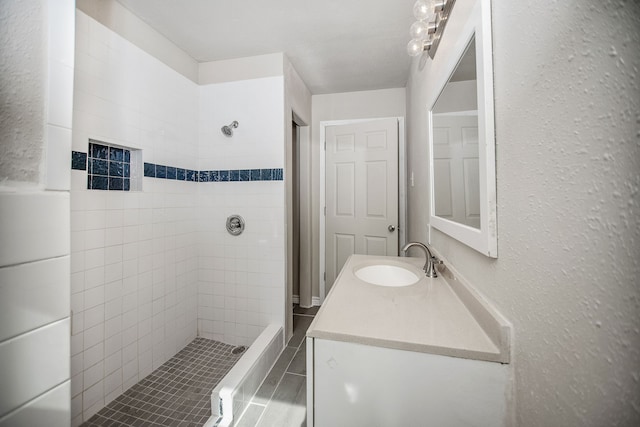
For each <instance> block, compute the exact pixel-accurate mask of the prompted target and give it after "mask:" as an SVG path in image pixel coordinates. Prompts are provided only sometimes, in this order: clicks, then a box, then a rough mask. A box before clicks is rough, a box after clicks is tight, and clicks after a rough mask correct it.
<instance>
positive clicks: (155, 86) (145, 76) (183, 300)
mask: <svg viewBox="0 0 640 427" xmlns="http://www.w3.org/2000/svg"><path fill="white" fill-rule="evenodd" d="M77 32H78V37H77V48H76V51H77V52H76V70H77V72H76V82H75V83H76V92H75V99H74V108H75V109H74V117H73V119H74V131H73V149H74V150H76V151H83V152H86V151H87V145H88V139H89V138H95V139H98V140H103V141H105V142H110V143H115V144H118V145H123V146H128V147H133V148H139V149H142V150H143V156H144V161H146V162H153V163H164V164H168V165H170V166H177V167H184V168H190V169H194V168H195V167H196V158H197V96H196V95H197V92H196V90H197V87H196V85H195V84H194V83H192V82H190V81H188V80H187V79H185V78H184V77H182V76H180V75H179V74H177V73H175V72H174V71H172V70H169V69H168V68H167V67H166V66H165V65H163V64H162V63H160V62H159V61H157V60H155V59H154V58H152V57H150V56H149V55H147V54H146V53H144V52H142V51H141V50H139V49H138V48H136V47H135V46H133V45H131V44H130V43H128V42H126V41H124V40H123V39H121V38H120V37H119V36H117V35H115V34H114V33H112V32H111V31H109V30H107V29H106V28H104V27H103V26H102V25H100V24H98V23H97V22H96V21H94V20H92V19H91V18H89V17H87V16H86V15H84V14H83V13H81V12H78V16H77ZM125 58H126V59H125ZM142 185H143V189H142V191H141V192H107V191H99V190H87V189H86V172H85V171H75V170H74V171H72V172H71V192H72V197H71V212H72V213H71V217H72V227H71V230H72V231H71V236H72V237H71V239H72V242H71V251H72V253H71V265H72V267H71V274H72V280H71V281H72V285H71V301H72V309H73V310H74V316H73V331H72V332H73V334H72V337H71V353H72V377H71V397H72V411H73V421H72V425H79V424H80V423H82V421H84V420H87V419H88V418H90V417H91V416H92V415H94V414H95V413H96V412H97V411H99V410H100V409H101V408H102V407H104V405H106V404H108V403H109V402H110V401H112V400H113V399H115V398H116V397H117V396H118V395H120V394H121V393H122V392H124V391H125V390H126V389H128V388H129V387H131V386H132V385H134V384H135V383H136V382H138V381H139V380H140V379H142V378H143V377H144V376H146V375H148V374H149V373H150V372H151V371H152V369H154V368H156V367H158V366H160V365H161V364H162V363H164V362H165V361H166V360H167V359H168V358H170V357H171V356H173V355H174V354H175V353H176V352H177V351H179V350H180V349H181V348H182V347H184V346H185V345H186V344H188V343H189V342H190V341H191V340H192V339H193V338H195V336H196V330H197V328H196V325H197V318H196V307H197V303H196V298H197V282H196V279H197V276H196V268H197V258H196V238H195V236H196V232H197V230H196V221H195V212H196V211H195V203H196V201H197V198H196V191H197V190H196V184H195V183H190V182H177V181H168V180H156V179H150V178H144V180H143V183H142Z"/></svg>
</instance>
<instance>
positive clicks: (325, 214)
mask: <svg viewBox="0 0 640 427" xmlns="http://www.w3.org/2000/svg"><path fill="white" fill-rule="evenodd" d="M324 216H327V207H326V206H325V207H324Z"/></svg>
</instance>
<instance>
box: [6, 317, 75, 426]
mask: <svg viewBox="0 0 640 427" xmlns="http://www.w3.org/2000/svg"><path fill="white" fill-rule="evenodd" d="M69 374H70V371H69V319H68V318H66V319H63V320H60V321H58V322H55V323H51V324H49V325H47V326H43V327H41V328H38V329H36V330H34V331H31V332H28V333H26V334H22V335H20V336H18V337H16V338H12V339H10V340H6V341H3V342H2V343H0V384H2V387H0V414H6V413H7V412H9V411H10V410H12V409H14V408H17V407H18V406H20V405H23V404H25V403H27V402H28V401H29V400H31V399H33V398H34V397H35V396H39V395H40V394H42V393H44V392H46V391H47V390H49V389H51V388H53V387H55V386H57V385H60V384H62V383H64V382H65V381H68V379H69V376H70V375H69Z"/></svg>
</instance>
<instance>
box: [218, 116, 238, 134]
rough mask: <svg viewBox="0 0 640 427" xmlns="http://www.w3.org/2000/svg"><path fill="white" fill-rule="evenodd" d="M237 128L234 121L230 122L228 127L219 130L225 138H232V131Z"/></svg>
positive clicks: (236, 123)
mask: <svg viewBox="0 0 640 427" xmlns="http://www.w3.org/2000/svg"><path fill="white" fill-rule="evenodd" d="M237 127H238V122H237V121H235V120H234V121H233V122H231V124H230V125H228V126H222V127H221V128H220V130H221V131H222V133H223V134H224V135H225V136H233V130H234V129H235V128H237Z"/></svg>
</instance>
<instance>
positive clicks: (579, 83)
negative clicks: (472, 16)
mask: <svg viewBox="0 0 640 427" xmlns="http://www.w3.org/2000/svg"><path fill="white" fill-rule="evenodd" d="M470 3H471V1H468V0H458V1H457V2H456V5H455V11H454V14H453V15H452V16H453V18H452V21H451V22H453V19H456V18H455V17H456V14H458V17H460V16H461V15H462V14H464V13H465V12H464V11H465V10H467V11H468V9H469V6H470ZM492 7H493V11H492V14H493V36H494V42H493V45H494V68H495V79H494V82H495V108H496V133H497V135H496V145H497V152H496V158H497V194H498V254H499V258H498V259H497V260H493V259H489V258H486V257H484V256H482V255H481V254H479V253H477V252H475V251H474V250H471V249H469V248H468V247H466V246H465V245H463V244H461V243H458V242H457V241H455V240H452V239H450V238H449V237H447V236H445V235H443V234H441V233H439V232H437V231H434V232H433V233H432V244H433V246H434V247H435V248H436V249H437V250H438V251H439V252H440V253H442V255H444V256H445V257H446V258H447V259H448V260H449V261H450V262H451V263H452V264H453V265H454V266H455V268H456V269H457V270H458V271H460V272H461V273H462V275H464V276H465V277H466V278H467V279H468V280H469V281H470V282H471V283H472V284H473V285H475V286H476V287H477V289H478V290H480V292H482V293H483V294H484V295H486V296H487V297H488V298H489V299H490V300H492V301H493V303H494V304H495V305H496V307H497V308H498V309H499V310H500V311H501V312H502V313H503V314H504V315H505V316H506V317H507V318H508V319H509V320H510V321H511V322H512V323H513V325H514V330H515V335H514V354H513V358H512V361H513V362H512V368H513V370H514V380H515V382H514V389H513V396H512V398H513V402H512V410H513V411H514V420H513V422H514V424H516V425H519V426H543V425H562V426H603V425H625V426H631V425H638V424H639V423H640V413H639V409H638V408H640V393H638V382H637V378H638V367H639V366H640V336H639V334H638V328H639V325H640V309H639V308H640V307H639V306H638V301H640V295H639V293H640V289H639V288H638V279H637V278H638V274H639V273H640V271H639V267H638V256H639V255H640V250H639V247H640V211H639V210H640V209H639V208H638V206H640V205H639V196H638V191H637V189H638V185H639V184H640V177H639V175H638V171H640V164H639V163H640V150H639V147H640V144H639V143H638V142H639V141H638V135H639V134H638V124H637V114H636V113H637V111H639V110H640V90H639V89H638V84H637V81H636V79H637V70H638V69H639V68H640V52H639V51H638V49H637V46H638V45H639V43H640V31H639V29H640V21H639V20H638V18H639V17H640V7H639V6H638V4H637V2H630V3H626V4H617V3H614V2H599V1H591V0H590V1H582V2H560V3H558V2H551V1H542V2H537V3H535V4H532V3H525V2H497V1H494V2H493V4H492ZM587 29H588V30H587ZM447 30H449V28H447ZM450 34H451V33H450V31H449V32H448V33H445V36H444V38H443V40H442V44H441V45H440V47H439V49H438V53H437V54H436V61H437V60H438V59H439V58H440V57H441V56H442V55H445V54H446V49H447V45H448V43H449V41H448V40H449V39H448V37H447V36H448V35H450ZM534 34H535V35H534ZM419 62H420V61H419V60H415V61H414V63H413V65H412V69H411V74H410V78H409V83H408V87H407V111H408V144H409V155H408V159H409V171H411V170H413V171H414V172H415V182H416V185H415V187H413V188H409V207H408V212H409V226H410V239H411V240H420V241H426V239H427V222H428V217H427V213H428V200H429V199H428V188H427V176H428V164H427V130H426V127H425V124H426V121H425V120H424V119H425V117H426V99H427V97H428V95H429V94H427V93H426V92H425V91H426V88H427V84H426V83H427V81H428V79H430V78H432V76H431V75H430V70H431V65H430V64H431V60H428V61H427V62H426V64H425V66H424V68H420V67H419V65H420V64H419ZM634 76H636V77H634Z"/></svg>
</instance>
